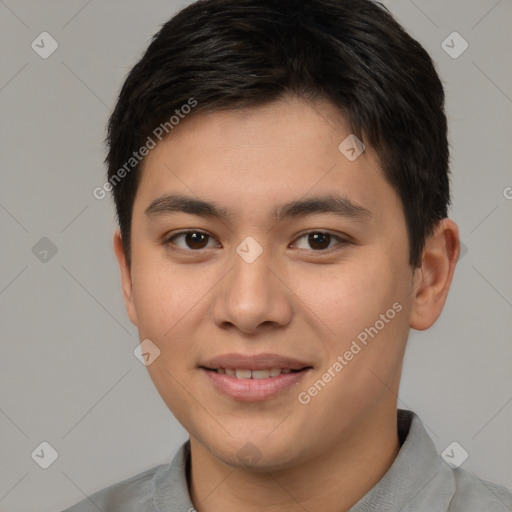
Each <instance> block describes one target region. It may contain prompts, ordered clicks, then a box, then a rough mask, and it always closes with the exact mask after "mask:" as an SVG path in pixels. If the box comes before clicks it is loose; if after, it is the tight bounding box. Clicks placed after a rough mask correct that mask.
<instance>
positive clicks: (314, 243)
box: [297, 231, 348, 252]
mask: <svg viewBox="0 0 512 512" xmlns="http://www.w3.org/2000/svg"><path fill="white" fill-rule="evenodd" d="M298 240H299V241H300V240H306V243H305V244H303V247H300V244H297V245H298V247H299V249H306V250H313V251H317V252H318V251H325V249H330V248H332V247H334V246H335V245H344V244H346V243H348V242H346V241H345V240H343V239H342V238H340V237H339V236H336V235H331V234H330V233H325V232H323V231H310V232H309V233H304V234H303V235H302V236H300V237H299V238H298ZM335 240H338V243H337V244H332V245H331V242H333V241H335Z"/></svg>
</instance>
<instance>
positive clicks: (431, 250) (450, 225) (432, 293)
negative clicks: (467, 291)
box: [410, 219, 460, 331]
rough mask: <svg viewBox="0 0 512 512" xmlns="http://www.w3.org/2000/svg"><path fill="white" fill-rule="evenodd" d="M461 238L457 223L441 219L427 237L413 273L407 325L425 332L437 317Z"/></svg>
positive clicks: (441, 306)
mask: <svg viewBox="0 0 512 512" xmlns="http://www.w3.org/2000/svg"><path fill="white" fill-rule="evenodd" d="M459 253H460V239H459V229H458V227H457V224H455V222H453V221H452V220H450V219H443V220H441V221H440V222H439V223H438V224H437V226H436V228H435V230H434V233H433V234H432V235H431V236H430V237H428V238H427V240H426V242H425V247H424V249H423V254H422V260H421V265H420V267H418V268H417V269H416V270H415V274H414V291H413V293H414V296H413V301H412V311H411V320H410V322H411V323H410V325H411V327H412V328H413V329H416V330H418V331H424V330H425V329H428V328H429V327H431V326H432V325H433V324H434V323H435V321H436V320H437V319H438V318H439V315H440V314H441V311H442V310H443V307H444V304H445V302H446V297H447V296H448V291H449V289H450V285H451V283H452V278H453V273H454V271H455V265H456V264H457V260H458V259H459Z"/></svg>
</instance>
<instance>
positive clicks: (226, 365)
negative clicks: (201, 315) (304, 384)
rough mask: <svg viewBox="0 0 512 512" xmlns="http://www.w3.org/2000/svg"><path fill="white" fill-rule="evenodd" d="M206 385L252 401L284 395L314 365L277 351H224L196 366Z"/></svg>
mask: <svg viewBox="0 0 512 512" xmlns="http://www.w3.org/2000/svg"><path fill="white" fill-rule="evenodd" d="M198 369H199V370H200V371H201V373H202V374H203V375H204V376H205V377H206V380H205V384H206V385H209V386H210V387H211V388H212V389H213V390H214V391H215V392H216V393H218V394H219V395H221V396H222V397H224V398H226V397H227V398H230V399H232V400H236V401H237V402H255V401H261V400H270V399H272V398H274V399H275V398H283V399H284V398H286V397H287V395H286V394H285V392H286V391H291V390H292V389H293V388H294V387H296V386H298V385H299V383H300V382H301V381H302V380H303V379H304V378H305V376H306V375H307V374H308V373H310V372H312V371H313V366H312V365H310V364H307V363H305V362H304V361H299V360H298V359H295V358H290V357H286V356H280V355H276V354H259V355H255V356H247V355H243V354H225V355H223V356H218V357H216V358H213V359H210V360H209V361H205V362H203V363H202V364H201V365H200V366H199V368H198Z"/></svg>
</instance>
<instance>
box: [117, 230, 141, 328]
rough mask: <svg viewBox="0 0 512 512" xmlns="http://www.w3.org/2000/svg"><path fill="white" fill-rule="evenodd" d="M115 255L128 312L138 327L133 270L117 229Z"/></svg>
mask: <svg viewBox="0 0 512 512" xmlns="http://www.w3.org/2000/svg"><path fill="white" fill-rule="evenodd" d="M113 246H114V253H115V255H116V259H117V263H118V265H119V270H120V272H121V285H122V288H123V298H124V304H125V307H126V312H127V313H128V317H129V318H130V321H131V322H132V324H134V325H137V312H136V309H135V304H134V301H133V286H132V276H131V269H130V267H129V266H128V263H127V261H126V255H125V253H124V247H123V239H122V237H121V232H120V230H119V229H117V230H116V231H115V233H114V239H113Z"/></svg>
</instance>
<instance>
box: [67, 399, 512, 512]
mask: <svg viewBox="0 0 512 512" xmlns="http://www.w3.org/2000/svg"><path fill="white" fill-rule="evenodd" d="M397 414H398V435H399V439H400V444H401V448H400V451H399V452H398V455H397V457H396V459H395V461H394V462H393V464H392V465H391V467H390V468H389V470H388V471H387V472H386V474H385V475H384V476H383V477H382V478H381V479H380V481H379V482H377V484H376V485H375V486H374V487H373V488H372V489H370V491H369V492H368V493H367V494H366V495H365V496H363V497H362V498H361V499H360V500H359V501H358V502H357V503H356V504H355V505H354V506H353V507H352V508H351V509H350V511H349V512H370V511H372V512H375V511H378V512H399V511H400V512H413V511H414V512H445V511H447V512H448V511H449V512H484V511H485V512H511V511H512V492H510V491H509V490H507V489H505V488H504V487H501V486H498V485H495V484H491V483H489V482H486V481H483V480H480V479H479V478H478V477H476V476H473V475H472V474H471V473H469V472H467V471H464V470H462V469H461V468H457V469H454V468H453V467H451V466H449V465H448V464H447V463H446V462H445V461H444V460H443V459H442V458H441V456H440V455H439V454H438V453H437V450H436V447H435V445H434V443H433V442H432V440H431V439H430V437H429V435H428V434H427V432H426V430H425V428H424V426H423V425H422V423H421V421H420V420H419V418H418V416H417V415H416V414H415V413H413V412H412V411H406V410H403V409H398V411H397ZM189 457H190V444H189V441H186V442H185V443H184V444H183V445H181V447H180V448H179V450H178V452H177V453H176V455H175V456H174V458H173V460H172V461H171V463H170V464H162V465H160V466H156V467H154V468H151V469H148V470H146V471H144V472H142V473H140V474H138V475H136V476H134V477H132V478H129V479H127V480H123V481H122V482H119V483H117V484H114V485H111V486H110V487H107V488H105V489H103V490H102V491H99V492H97V493H95V494H93V495H92V496H90V497H88V498H85V499H83V500H82V501H80V502H79V503H77V504H76V505H74V506H72V507H71V508H68V509H66V510H65V511H63V512H98V509H99V510H101V511H102V512H194V510H195V509H194V506H193V504H192V501H191V499H190V494H189V492H188V484H187V471H186V466H187V463H188V461H189Z"/></svg>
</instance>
